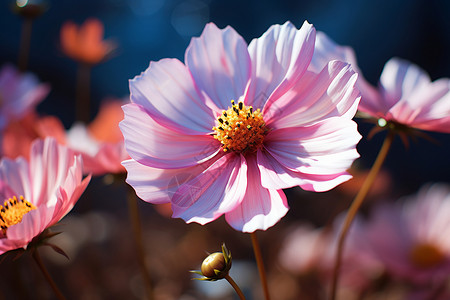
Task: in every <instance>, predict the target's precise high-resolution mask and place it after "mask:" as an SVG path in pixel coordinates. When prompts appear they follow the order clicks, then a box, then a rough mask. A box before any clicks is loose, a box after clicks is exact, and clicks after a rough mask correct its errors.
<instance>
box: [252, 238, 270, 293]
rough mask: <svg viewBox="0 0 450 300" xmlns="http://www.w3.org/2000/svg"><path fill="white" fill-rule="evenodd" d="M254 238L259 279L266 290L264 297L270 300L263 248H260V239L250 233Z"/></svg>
mask: <svg viewBox="0 0 450 300" xmlns="http://www.w3.org/2000/svg"><path fill="white" fill-rule="evenodd" d="M250 236H251V238H252V245H253V252H254V253H255V259H256V264H257V265H258V271H259V277H260V279H261V283H262V287H263V290H264V297H265V299H266V300H270V295H269V287H268V285H267V278H266V271H265V270H264V262H263V259H262V254H261V248H260V247H259V243H258V238H257V236H256V233H255V232H252V233H250Z"/></svg>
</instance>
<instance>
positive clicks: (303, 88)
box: [263, 61, 359, 128]
mask: <svg viewBox="0 0 450 300" xmlns="http://www.w3.org/2000/svg"><path fill="white" fill-rule="evenodd" d="M356 79H357V74H356V73H355V72H354V71H353V70H352V69H351V67H350V65H349V64H347V63H343V62H339V61H331V62H330V63H328V65H327V66H325V68H323V70H322V72H320V73H319V74H314V73H311V72H307V74H305V76H303V78H302V80H301V81H299V83H298V84H297V85H296V86H295V87H293V88H292V89H290V90H288V91H286V93H285V94H284V95H282V96H281V97H280V98H278V99H277V100H276V101H273V102H271V101H268V102H267V104H266V106H265V107H264V110H263V115H264V120H265V121H266V124H267V126H270V127H271V128H284V127H298V126H305V125H309V124H313V123H315V122H319V121H321V120H323V119H325V118H330V117H335V116H342V117H344V118H346V119H351V118H353V117H354V115H355V113H356V110H357V108H358V103H359V91H358V90H357V89H356V88H355V83H356Z"/></svg>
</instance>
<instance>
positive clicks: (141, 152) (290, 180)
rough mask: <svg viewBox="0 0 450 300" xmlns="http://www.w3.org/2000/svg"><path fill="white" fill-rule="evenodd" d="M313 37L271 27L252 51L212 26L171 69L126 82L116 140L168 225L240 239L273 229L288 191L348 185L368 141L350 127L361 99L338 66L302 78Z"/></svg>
mask: <svg viewBox="0 0 450 300" xmlns="http://www.w3.org/2000/svg"><path fill="white" fill-rule="evenodd" d="M314 40H315V30H314V28H313V27H312V25H310V24H308V23H307V22H305V23H304V25H303V26H302V28H300V29H299V30H297V29H296V28H295V26H294V25H292V24H291V23H289V22H287V23H285V24H284V25H274V26H272V27H270V28H269V30H268V31H267V32H266V33H264V34H263V35H262V36H261V37H260V38H258V39H254V40H253V41H252V42H251V43H250V45H248V46H247V44H246V42H245V41H244V39H243V38H242V37H241V36H240V35H239V34H238V33H236V31H234V29H233V28H231V27H227V28H225V29H223V30H220V29H218V28H217V27H216V26H215V25H214V24H208V25H206V27H205V29H204V31H203V33H202V35H201V36H200V37H199V38H194V39H192V41H191V44H190V45H189V47H188V48H187V50H186V56H185V62H186V64H183V63H182V62H180V61H179V60H176V59H163V60H161V61H159V62H152V63H151V64H150V67H149V68H148V69H147V70H146V71H145V72H144V73H143V74H141V76H138V77H136V78H135V79H134V80H132V81H131V82H130V90H131V102H132V103H131V104H127V105H125V106H124V112H125V118H124V121H123V122H121V124H120V125H121V126H120V127H121V130H122V132H123V134H124V137H125V146H126V148H127V151H128V153H129V154H130V156H131V157H132V160H128V161H125V162H124V163H123V164H124V166H125V168H126V169H127V171H128V179H127V182H128V183H129V184H130V185H131V186H133V187H134V188H135V190H136V192H137V194H138V195H139V196H140V197H141V198H142V199H143V200H145V201H148V202H151V203H166V202H171V204H172V210H173V217H179V218H183V219H184V220H185V221H186V222H198V223H200V224H205V223H208V222H211V221H213V220H215V219H217V218H218V217H220V216H221V215H223V214H224V215H225V217H226V220H227V222H228V223H229V224H230V225H231V226H232V227H233V228H235V229H236V230H239V231H243V232H254V231H255V230H258V229H261V230H265V229H267V228H269V227H271V226H273V225H274V224H276V223H277V222H278V221H279V220H280V219H281V218H282V217H283V216H284V215H285V214H286V212H287V211H288V205H287V201H286V197H285V195H284V193H283V191H282V190H281V189H283V188H289V187H293V186H297V185H298V186H301V187H302V188H303V189H306V190H311V191H326V190H329V189H331V188H333V187H335V186H336V185H338V184H340V183H342V182H344V181H346V180H348V179H349V178H350V177H351V176H350V175H349V174H348V173H347V172H346V170H347V168H349V167H350V165H351V163H352V162H353V160H354V159H356V158H357V157H358V153H357V152H356V149H355V147H356V144H357V143H358V141H359V140H360V138H361V136H360V135H359V133H358V132H357V130H356V124H355V123H354V122H353V121H352V120H351V119H352V118H353V116H354V114H355V112H356V109H357V105H358V101H359V93H358V91H357V90H356V89H355V88H354V83H355V81H356V77H357V76H356V74H355V73H354V72H353V71H352V69H351V68H350V66H349V65H348V64H346V63H343V62H338V61H332V62H329V63H328V64H327V65H326V66H325V67H324V68H323V69H322V70H320V72H317V73H316V72H312V71H309V70H307V69H308V66H309V64H310V61H311V57H312V55H313V51H314Z"/></svg>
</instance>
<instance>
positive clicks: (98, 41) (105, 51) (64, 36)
mask: <svg viewBox="0 0 450 300" xmlns="http://www.w3.org/2000/svg"><path fill="white" fill-rule="evenodd" d="M60 35H61V47H62V51H63V52H64V54H65V55H67V56H68V57H70V58H72V59H74V60H76V61H78V62H82V63H86V64H98V63H100V62H101V61H103V60H105V58H106V56H108V55H109V54H110V53H111V52H112V51H113V50H114V49H115V48H116V45H115V44H114V43H113V42H111V41H105V40H103V35H104V26H103V23H102V22H101V21H100V20H98V19H94V18H90V19H87V20H86V21H85V22H84V23H83V24H82V25H81V26H77V25H76V24H75V23H73V22H71V21H67V22H65V23H64V24H63V26H62V27H61V34H60Z"/></svg>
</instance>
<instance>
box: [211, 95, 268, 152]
mask: <svg viewBox="0 0 450 300" xmlns="http://www.w3.org/2000/svg"><path fill="white" fill-rule="evenodd" d="M217 121H218V123H217V126H214V127H213V128H212V129H213V130H214V131H215V133H214V138H215V139H217V140H218V141H220V142H221V143H222V148H223V151H224V152H227V151H233V152H238V153H241V152H250V153H251V152H255V151H256V150H257V149H259V148H260V147H261V146H262V144H263V141H264V136H265V135H266V134H267V132H268V129H267V128H266V123H265V122H264V119H263V117H262V113H261V111H260V109H257V110H256V111H253V107H252V106H246V105H245V104H244V103H243V102H242V101H239V102H238V103H237V104H236V103H235V101H234V100H231V107H229V108H228V110H226V111H225V110H224V111H223V112H222V115H221V116H219V117H218V118H217Z"/></svg>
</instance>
